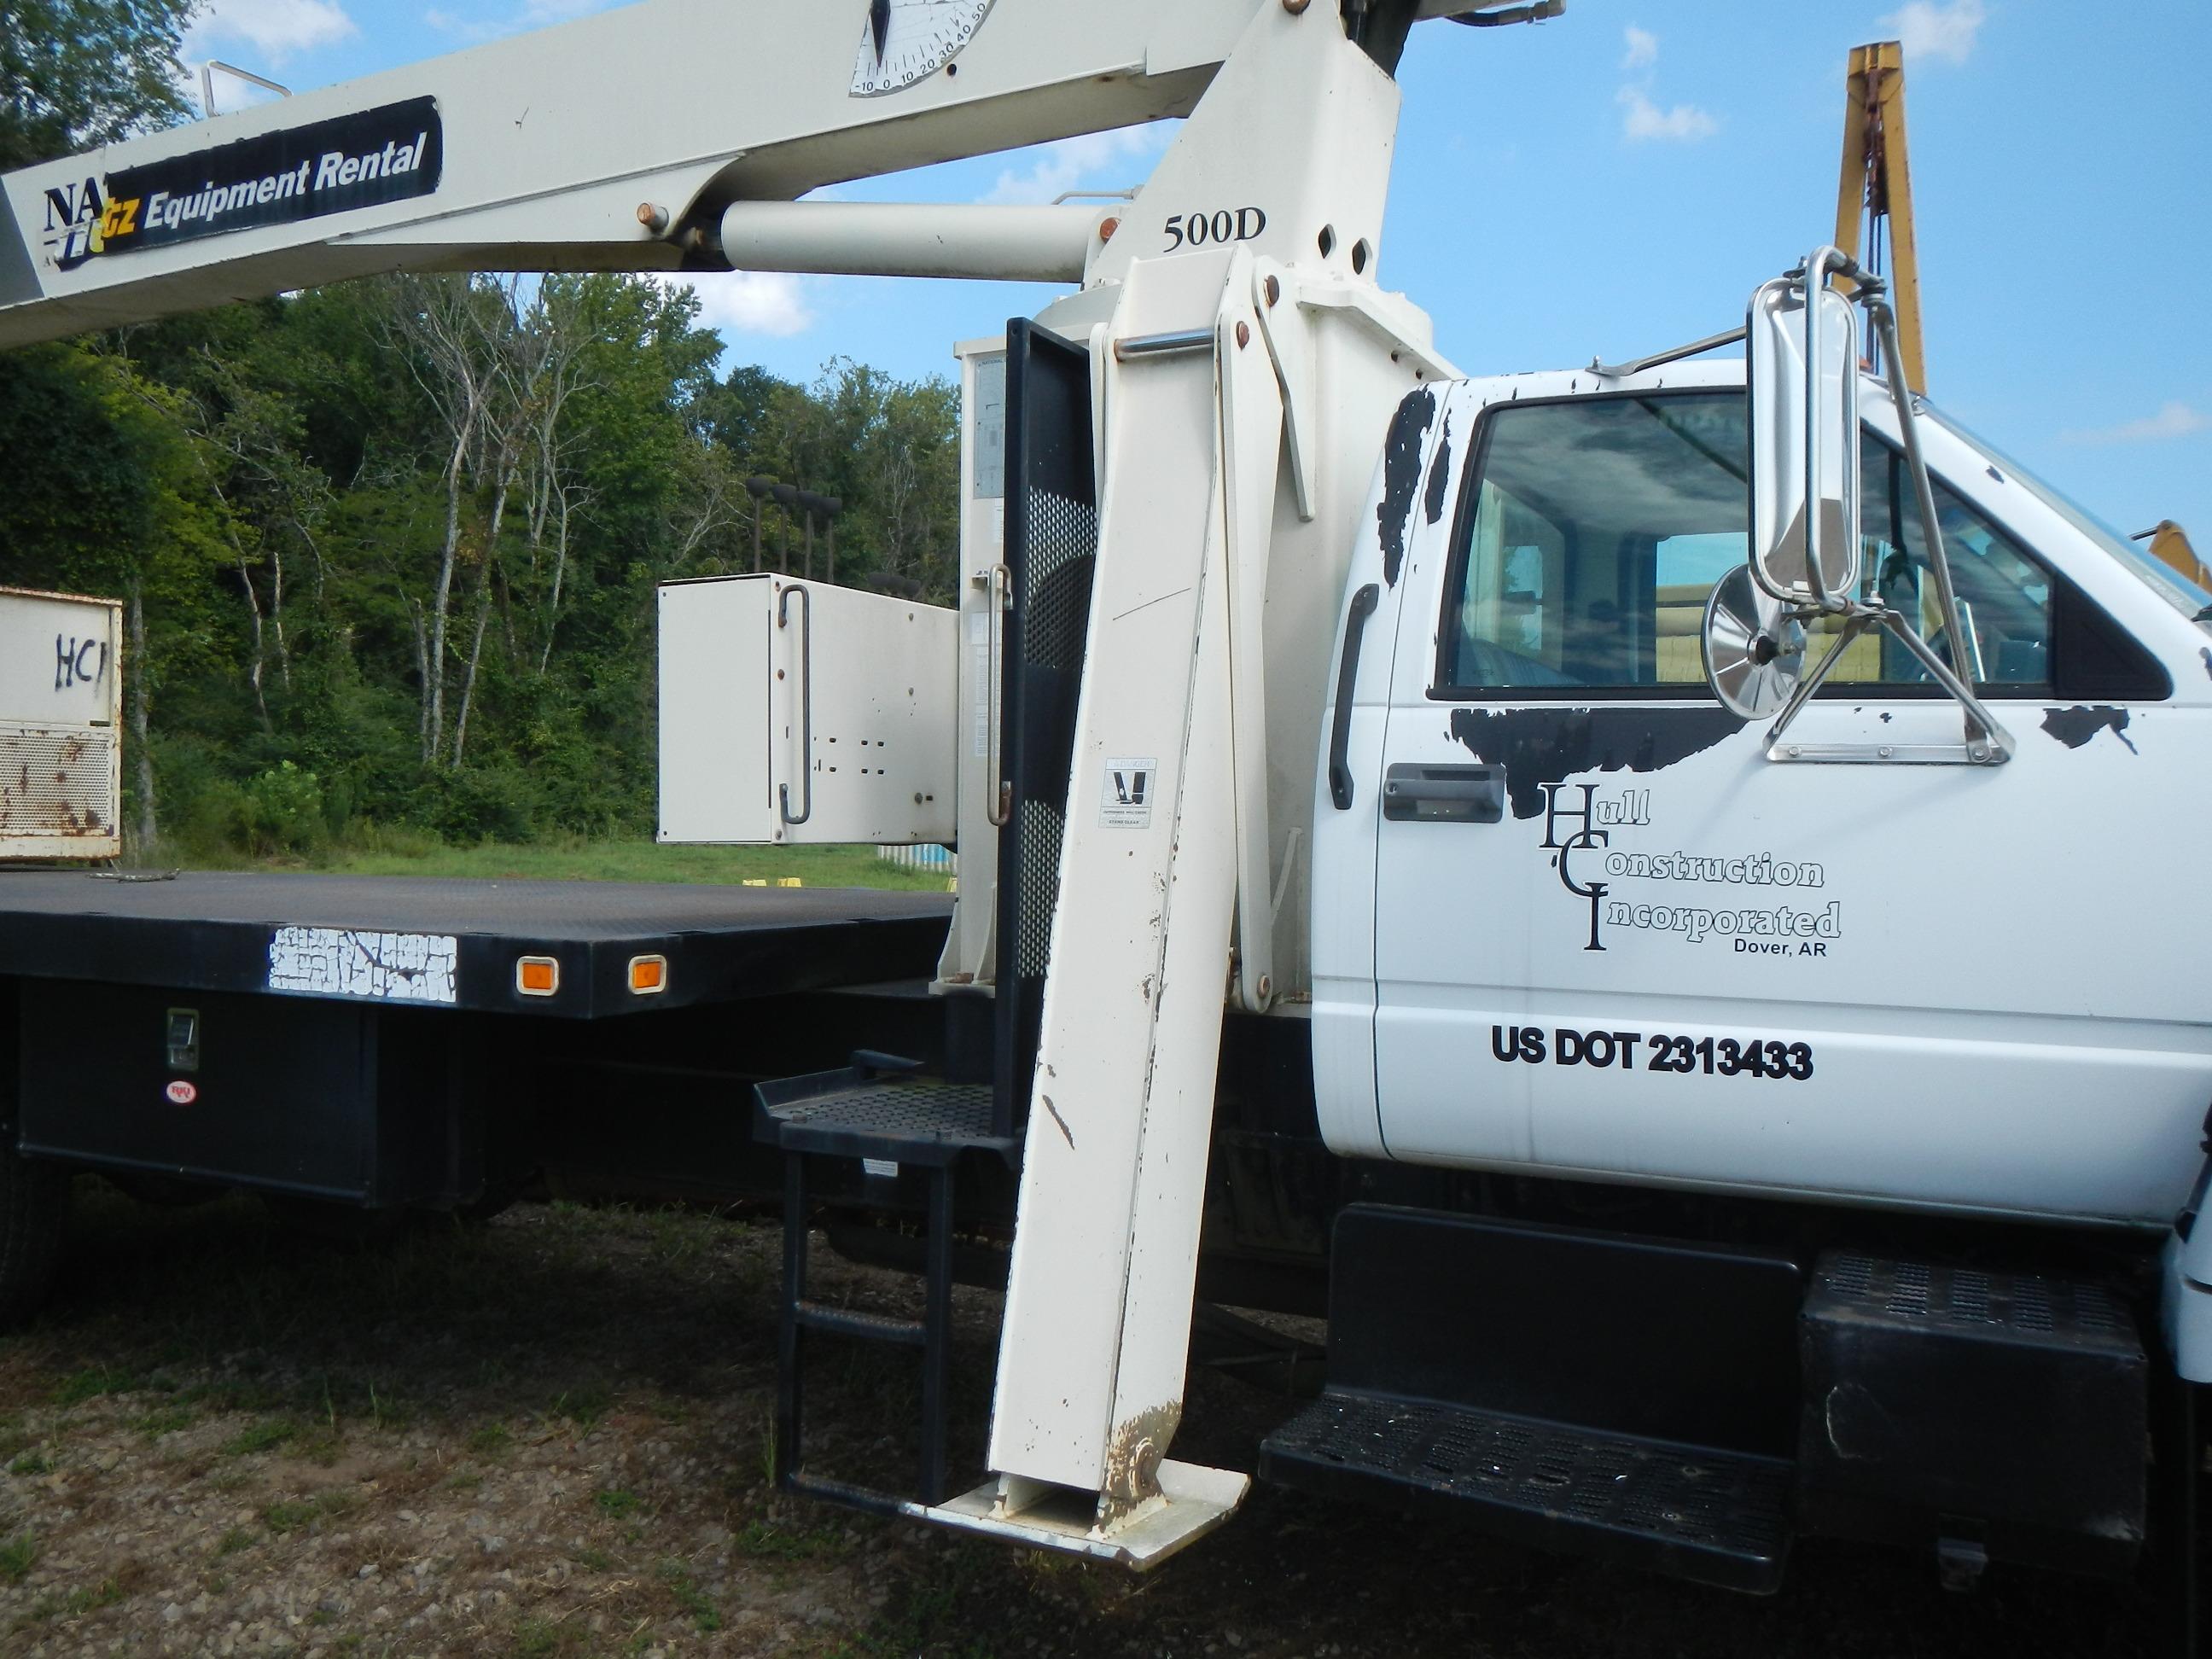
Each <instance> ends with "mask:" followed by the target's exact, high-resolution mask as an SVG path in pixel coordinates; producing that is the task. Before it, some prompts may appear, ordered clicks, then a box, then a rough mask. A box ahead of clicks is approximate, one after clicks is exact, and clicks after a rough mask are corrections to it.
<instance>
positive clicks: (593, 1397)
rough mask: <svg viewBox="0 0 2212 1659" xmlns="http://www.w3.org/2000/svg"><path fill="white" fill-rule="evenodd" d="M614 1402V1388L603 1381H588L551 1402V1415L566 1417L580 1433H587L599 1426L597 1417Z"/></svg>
mask: <svg viewBox="0 0 2212 1659" xmlns="http://www.w3.org/2000/svg"><path fill="white" fill-rule="evenodd" d="M614 1403H615V1395H614V1390H613V1389H610V1388H608V1387H607V1386H606V1384H605V1383H586V1384H585V1385H584V1386H583V1387H582V1388H579V1389H569V1390H568V1392H567V1393H565V1394H563V1395H560V1396H559V1397H558V1398H557V1399H556V1400H555V1401H554V1402H553V1415H554V1416H556V1417H562V1418H566V1419H568V1421H569V1422H571V1423H573V1424H574V1425H575V1426H576V1428H577V1431H579V1432H580V1433H583V1434H589V1433H590V1432H591V1431H592V1430H593V1429H595V1428H597V1427H599V1419H602V1418H604V1417H605V1415H606V1414H607V1410H608V1408H609V1407H611V1406H612V1405H613V1404H614Z"/></svg>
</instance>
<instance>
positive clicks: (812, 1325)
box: [791, 1302, 929, 1348]
mask: <svg viewBox="0 0 2212 1659" xmlns="http://www.w3.org/2000/svg"><path fill="white" fill-rule="evenodd" d="M791 1316H792V1317H793V1319H794V1320H796V1321H797V1322H799V1324H801V1325H804V1326H805V1328H807V1329H808V1330H810V1331H827V1332H829V1333H830V1334H832V1335H835V1336H857V1337H860V1338H862V1339H864V1340H868V1341H872V1342H904V1343H907V1344H908V1345H910V1346H914V1347H917V1348H918V1347H920V1346H922V1344H923V1343H925V1342H926V1341H927V1340H928V1339H929V1326H928V1323H927V1322H926V1321H923V1320H920V1319H898V1318H894V1317H893V1316H891V1315H890V1314H878V1313H867V1312H865V1311H863V1310H860V1309H859V1308H832V1307H829V1306H828V1305H827V1304H823V1303H820V1302H797V1303H793V1304H792V1310H791Z"/></svg>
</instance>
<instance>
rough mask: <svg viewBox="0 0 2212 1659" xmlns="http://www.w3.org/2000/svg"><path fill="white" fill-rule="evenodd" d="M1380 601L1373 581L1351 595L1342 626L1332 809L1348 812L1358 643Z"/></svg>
mask: <svg viewBox="0 0 2212 1659" xmlns="http://www.w3.org/2000/svg"><path fill="white" fill-rule="evenodd" d="M1382 601H1383V590H1382V589H1381V588H1379V587H1377V586H1376V585H1375V584H1374V583H1373V582H1370V583H1368V584H1367V586H1364V587H1363V588H1361V589H1360V590H1359V591H1358V592H1357V593H1354V594H1353V595H1352V614H1351V615H1350V616H1349V617H1346V618H1345V623H1344V659H1343V661H1341V662H1340V663H1339V664H1338V665H1337V670H1336V720H1335V724H1334V725H1333V726H1330V728H1329V733H1328V798H1329V799H1331V800H1333V801H1334V802H1335V803H1336V810H1337V811H1340V812H1346V811H1351V810H1352V768H1351V766H1350V764H1349V763H1347V762H1346V758H1345V756H1346V751H1347V750H1349V749H1350V748H1351V746H1352V688H1353V687H1354V686H1355V685H1357V684H1358V683H1359V642H1360V641H1361V640H1363V639H1364V638H1365V637H1366V635H1367V619H1368V618H1369V617H1371V616H1373V615H1374V614H1375V607H1376V605H1379V604H1381V603H1382Z"/></svg>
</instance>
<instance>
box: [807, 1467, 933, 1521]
mask: <svg viewBox="0 0 2212 1659" xmlns="http://www.w3.org/2000/svg"><path fill="white" fill-rule="evenodd" d="M785 1486H786V1487H787V1490H789V1491H791V1492H796V1493H797V1494H799V1496H800V1497H802V1498H817V1499H819V1500H820V1501H821V1502H823V1503H824V1504H842V1505H844V1506H845V1507H846V1508H847V1509H851V1510H865V1511H866V1512H867V1513H868V1514H871V1515H900V1514H903V1513H904V1512H905V1510H906V1500H905V1499H904V1498H894V1497H893V1496H891V1494H890V1493H889V1492H878V1491H877V1490H876V1489H875V1488H874V1487H872V1486H857V1485H855V1484H854V1482H852V1481H850V1480H830V1479H829V1477H828V1476H826V1475H820V1474H805V1473H803V1472H801V1473H798V1474H793V1475H792V1476H791V1477H790V1478H789V1479H788V1480H787V1481H786V1482H785Z"/></svg>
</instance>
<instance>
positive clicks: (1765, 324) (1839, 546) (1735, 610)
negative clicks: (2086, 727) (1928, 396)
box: [1700, 247, 2013, 766]
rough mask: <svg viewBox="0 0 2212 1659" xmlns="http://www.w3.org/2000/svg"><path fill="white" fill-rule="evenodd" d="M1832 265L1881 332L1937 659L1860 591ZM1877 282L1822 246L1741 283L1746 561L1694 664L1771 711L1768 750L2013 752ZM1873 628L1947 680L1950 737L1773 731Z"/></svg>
mask: <svg viewBox="0 0 2212 1659" xmlns="http://www.w3.org/2000/svg"><path fill="white" fill-rule="evenodd" d="M1838 274H1840V275H1842V276H1845V277H1848V278H1849V279H1850V281H1851V282H1852V283H1854V285H1855V286H1856V288H1857V299H1858V302H1859V303H1860V304H1863V305H1864V306H1865V307H1866V310H1867V317H1868V319H1869V323H1870V324H1871V325H1872V327H1873V329H1874V331H1875V338H1876V339H1878V340H1879V341H1880V342H1881V355H1882V362H1883V364H1884V367H1885V368H1886V369H1887V376H1888V382H1889V396H1890V401H1891V402H1892V403H1893V404H1895V405H1896V409H1897V420H1898V427H1899V436H1900V438H1901V440H1902V441H1903V445H1904V449H1905V469H1906V471H1908V472H1910V473H1911V477H1912V484H1913V498H1914V501H1915V504H1916V505H1917V507H1919V509H1920V525H1921V531H1922V533H1923V535H1924V536H1925V537H1926V538H1927V556H1928V568H1929V573H1930V574H1932V575H1933V576H1934V578H1935V580H1936V599H1937V608H1938V610H1939V611H1940V612H1941V614H1942V617H1944V619H1945V627H1944V632H1945V634H1946V635H1947V636H1948V640H1949V642H1950V647H1951V652H1950V654H1951V659H1952V660H1951V661H1950V662H1948V663H1946V662H1945V661H1944V660H1943V659H1942V658H1941V657H1939V656H1938V655H1936V652H1935V650H1934V648H1933V647H1930V646H1929V643H1928V641H1925V640H1923V639H1922V638H1921V637H1920V633H1919V629H1918V627H1917V623H1918V617H1917V616H1914V617H1908V616H1906V615H1905V613H1904V612H1902V611H1898V610H1895V609H1894V608H1893V607H1892V606H1890V605H1887V604H1886V603H1884V602H1883V600H1882V599H1881V597H1880V596H1879V595H1877V594H1871V593H1869V594H1862V593H1861V592H1859V561H1860V553H1859V411H1858V383H1859V332H1858V313H1857V311H1856V310H1855V309H1854V308H1853V305H1852V302H1851V301H1849V300H1846V299H1845V298H1844V296H1843V295H1840V294H1838V293H1837V292H1835V291H1834V290H1833V289H1831V288H1830V287H1829V286H1828V278H1829V277H1830V276H1835V275H1838ZM1884 286H1885V285H1884V283H1883V282H1882V280H1881V278H1880V277H1879V276H1875V275H1874V274H1873V273H1872V272H1869V271H1864V270H1860V269H1859V267H1858V265H1857V262H1856V261H1854V260H1851V259H1850V258H1846V257H1845V256H1844V255H1843V254H1842V253H1839V252H1837V251H1836V250H1835V249H1834V248H1832V247H1824V248H1821V249H1819V250H1818V251H1817V252H1814V254H1813V256H1812V257H1811V258H1808V259H1807V260H1806V261H1805V263H1804V264H1802V265H1800V266H1799V267H1798V268H1797V269H1796V270H1793V271H1790V272H1789V273H1787V274H1786V275H1784V276H1780V277H1778V278H1777V279H1776V280H1775V281H1773V282H1771V283H1765V285H1763V286H1762V287H1761V288H1760V289H1759V291H1758V292H1757V293H1755V294H1753V295H1752V296H1751V310H1750V314H1749V315H1748V316H1747V318H1746V319H1745V324H1744V341H1745V352H1746V356H1747V359H1748V362H1747V364H1746V372H1747V380H1748V385H1749V392H1750V404H1751V408H1750V425H1751V501H1752V512H1751V520H1752V522H1751V562H1750V563H1749V564H1747V565H1744V566H1741V567H1739V568H1736V569H1735V570H1732V571H1730V572H1729V574H1727V575H1726V576H1724V577H1723V578H1722V579H1721V580H1720V582H1719V583H1718V584H1717V586H1715V587H1714V589H1713V592H1712V597H1711V599H1710V600H1708V601H1707V603H1706V605H1705V630H1704V634H1703V636H1702V638H1701V640H1700V644H1701V645H1702V646H1703V647H1704V651H1705V678H1706V681H1707V682H1708V683H1709V684H1711V687H1712V689H1713V695H1714V696H1717V697H1718V698H1719V699H1720V701H1721V703H1722V704H1723V707H1725V708H1727V709H1728V710H1729V712H1730V713H1731V714H1735V715H1736V716H1737V717H1738V718H1740V719H1742V720H1764V719H1765V718H1766V716H1767V715H1769V714H1774V715H1775V720H1774V724H1773V726H1771V728H1770V729H1769V730H1768V732H1767V734H1766V757H1767V759H1769V760H1772V761H1829V762H1834V761H1845V762H1854V763H1892V762H1903V763H1908V764H1912V763H1918V764H1923V765H1953V764H1960V763H1963V764H1966V765H1972V766H1996V765H2002V764H2003V763H2004V762H2006V761H2008V760H2009V759H2010V758H2011V757H2012V753H2013V740H2012V736H2011V734H2010V733H2009V732H2007V731H2006V730H2005V729H2004V727H2003V726H2000V725H1998V724H1997V720H1996V716H1995V715H1993V714H1990V711H1989V710H1988V709H1987V708H1984V707H1983V706H1982V702H1981V699H1980V698H1978V696H1975V695H1974V685H1975V683H1976V682H1977V681H1978V679H1979V678H1980V677H1981V675H1982V672H1983V669H1982V665H1981V661H1980V656H1979V648H1978V642H1977V641H1975V640H1974V637H1973V632H1972V613H1971V612H1970V611H1969V610H1968V609H1967V607H1966V606H1965V605H1962V604H1960V600H1959V596H1958V592H1957V591H1956V589H1954V587H1953V586H1952V582H1951V562H1950V560H1949V558H1948V556H1947V555H1946V554H1945V552H1944V550H1943V526H1942V516H1941V515H1940V514H1939V513H1937V511H1936V489H1935V484H1934V482H1933V481H1932V480H1931V479H1930V478H1929V475H1928V463H1927V461H1926V460H1925V459H1923V457H1922V455H1921V453H1920V428H1919V412H1918V410H1917V408H1916V407H1915V406H1914V404H1913V401H1912V397H1911V392H1909V391H1908V390H1907V388H1906V386H1905V375H1904V373H1903V371H1902V370H1901V369H1900V368H1899V367H1898V365H1899V362H1900V361H1901V359H1900V357H1899V351H1898V342H1897V319H1896V316H1895V314H1894V313H1893V312H1892V311H1891V310H1890V308H1889V304H1888V301H1887V300H1886V299H1885V298H1884V296H1883V291H1884ZM1717 343H1719V341H1717V340H1709V341H1706V342H1705V344H1707V345H1712V344H1717ZM1815 619H1826V620H1828V621H1829V622H1830V623H1832V624H1835V626H1834V633H1835V643H1834V644H1833V645H1832V646H1830V647H1829V648H1828V652H1827V654H1826V655H1825V656H1823V657H1822V658H1821V659H1820V661H1819V662H1818V663H1816V664H1815V665H1814V666H1813V668H1812V670H1811V671H1810V672H1808V671H1806V667H1805V647H1806V631H1805V630H1806V624H1807V623H1810V622H1812V621H1814V620H1815ZM1875 631H1880V632H1882V633H1886V634H1887V635H1889V636H1890V637H1891V638H1893V639H1894V640H1895V641H1897V642H1898V643H1899V645H1900V646H1902V647H1904V648H1905V650H1906V651H1908V652H1910V653H1911V654H1912V655H1913V656H1914V657H1915V658H1916V659H1918V661H1919V663H1920V665H1921V666H1922V667H1923V668H1925V669H1926V670H1927V671H1928V674H1929V678H1931V679H1933V680H1934V681H1935V682H1936V684H1938V685H1940V686H1942V688H1943V689H1944V690H1946V691H1948V692H1949V693H1950V694H1951V696H1952V698H1953V700H1954V701H1955V702H1957V703H1958V705H1959V707H1960V711H1961V712H1962V713H1963V714H1964V715H1965V717H1966V720H1965V727H1966V729H1965V732H1964V734H1963V736H1964V741H1962V742H1960V743H1955V744H1894V743H1868V742H1863V741H1861V742H1854V743H1818V742H1805V741H1802V740H1801V741H1792V742H1788V743H1785V742H1784V733H1785V732H1788V731H1789V729H1790V723H1791V722H1792V721H1794V720H1796V718H1797V716H1798V715H1799V714H1801V713H1802V712H1803V710H1804V708H1805V705H1806V703H1807V702H1808V700H1809V699H1810V698H1811V697H1812V696H1814V693H1815V692H1817V691H1819V690H1820V687H1821V685H1822V684H1824V683H1825V682H1826V680H1827V678H1828V677H1829V676H1830V675H1831V674H1832V673H1833V672H1834V671H1835V669H1836V667H1837V665H1838V664H1839V663H1841V662H1842V661H1843V659H1844V653H1845V652H1847V651H1848V650H1850V645H1851V641H1854V640H1856V639H1857V638H1858V637H1859V636H1860V635H1862V634H1866V633H1870V632H1875ZM1885 718H1886V717H1885Z"/></svg>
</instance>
